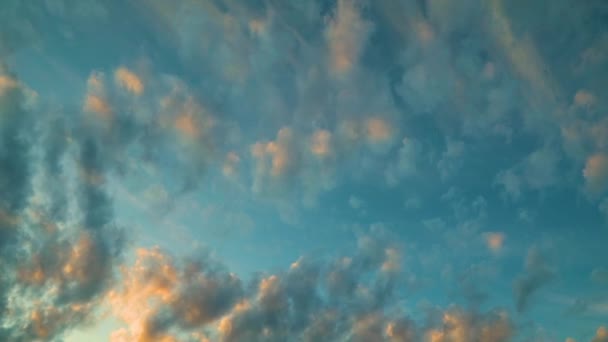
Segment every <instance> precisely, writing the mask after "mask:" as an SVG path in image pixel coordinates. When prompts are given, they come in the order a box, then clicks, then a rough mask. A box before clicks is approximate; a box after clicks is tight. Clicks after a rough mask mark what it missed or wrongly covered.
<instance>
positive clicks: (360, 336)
mask: <svg viewBox="0 0 608 342" xmlns="http://www.w3.org/2000/svg"><path fill="white" fill-rule="evenodd" d="M375 236H376V237H374V236H372V235H370V236H362V237H360V239H359V243H358V248H357V252H356V253H355V254H354V255H353V256H351V257H339V258H336V259H334V260H333V261H331V260H329V261H321V260H314V259H311V258H306V257H302V258H300V259H298V260H297V261H295V262H294V263H292V264H291V266H290V267H289V269H288V270H286V271H283V272H278V273H274V274H260V275H259V276H257V277H255V278H254V279H253V280H252V282H251V284H250V285H248V286H244V285H243V284H242V282H241V280H239V278H237V276H236V275H234V274H232V273H229V272H228V271H226V270H225V269H224V268H223V267H221V266H219V265H218V264H217V262H215V261H213V260H212V259H210V258H209V257H203V258H198V259H197V258H195V259H186V260H183V261H178V260H175V259H173V258H171V257H169V256H168V255H167V254H164V253H163V252H161V251H160V250H159V249H157V248H153V249H139V250H138V252H137V260H136V261H135V263H134V264H133V265H132V266H130V267H125V268H124V269H123V281H122V285H121V286H118V287H117V288H116V289H115V290H113V291H112V292H110V293H109V295H108V297H107V301H108V302H109V303H110V305H111V307H112V311H113V313H114V314H115V315H116V317H118V318H119V319H121V320H122V321H123V322H124V323H125V324H126V328H122V329H120V330H118V331H116V332H114V333H113V334H112V338H113V340H115V341H152V340H154V341H157V340H162V341H175V340H179V341H190V340H198V339H197V338H199V339H200V337H201V336H204V338H207V339H209V340H218V341H235V342H238V341H318V340H343V339H346V340H351V341H399V342H407V341H421V340H425V341H452V342H458V341H463V342H465V341H480V342H486V341H487V342H500V341H509V340H510V338H511V337H512V336H513V334H514V327H513V324H512V323H511V321H510V319H509V317H508V316H507V314H506V313H504V312H489V313H471V312H467V311H463V310H461V309H458V308H456V307H454V308H450V309H448V310H446V311H445V312H442V313H441V315H442V319H440V320H439V321H437V322H434V323H432V324H430V325H427V326H424V325H421V324H418V323H417V322H416V320H414V319H412V318H408V317H407V315H406V314H405V313H404V312H403V311H402V308H400V307H399V305H397V303H398V302H395V299H396V297H395V296H396V295H397V293H398V292H399V285H398V284H399V283H400V280H399V279H400V269H401V267H400V266H399V261H398V260H399V259H400V252H399V249H398V247H397V246H395V245H392V244H391V243H390V242H388V240H387V239H386V238H379V237H378V236H381V235H375ZM420 317H421V316H419V317H418V318H420ZM203 340H204V339H203Z"/></svg>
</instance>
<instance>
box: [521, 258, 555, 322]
mask: <svg viewBox="0 0 608 342" xmlns="http://www.w3.org/2000/svg"><path fill="white" fill-rule="evenodd" d="M554 275H555V271H554V270H553V269H552V268H551V267H550V266H549V265H548V264H547V263H546V261H545V260H544V259H543V256H542V255H541V254H540V251H538V250H537V249H536V248H532V249H530V250H529V251H528V255H527V257H526V262H525V268H524V272H523V274H521V275H520V276H519V277H518V279H517V280H516V281H515V283H514V284H513V289H514V293H515V307H516V308H517V311H519V312H523V311H525V310H526V309H527V308H528V303H529V301H530V297H531V296H532V295H533V294H534V293H535V292H537V291H538V290H539V289H540V288H542V287H543V286H545V285H546V284H547V283H549V281H550V280H552V279H553V277H554Z"/></svg>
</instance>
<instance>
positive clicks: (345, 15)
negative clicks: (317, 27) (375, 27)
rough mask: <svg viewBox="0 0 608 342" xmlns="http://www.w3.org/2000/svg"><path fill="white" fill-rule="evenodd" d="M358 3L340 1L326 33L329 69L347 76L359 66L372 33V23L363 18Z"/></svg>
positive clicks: (345, 0)
mask: <svg viewBox="0 0 608 342" xmlns="http://www.w3.org/2000/svg"><path fill="white" fill-rule="evenodd" d="M358 6H360V5H358V3H357V1H348V0H338V2H337V8H336V9H335V14H334V16H333V17H332V18H331V20H330V23H329V26H328V27H327V31H326V39H327V42H328V45H329V56H330V63H329V69H330V70H331V71H332V72H334V73H336V74H338V75H342V74H347V73H348V72H350V71H351V70H352V69H353V68H354V67H355V66H356V64H357V62H358V60H359V57H360V55H361V53H362V51H363V48H364V47H365V43H366V40H367V37H368V35H369V34H370V32H371V29H372V25H371V23H369V22H367V21H365V20H364V19H363V18H361V14H360V12H359V7H358Z"/></svg>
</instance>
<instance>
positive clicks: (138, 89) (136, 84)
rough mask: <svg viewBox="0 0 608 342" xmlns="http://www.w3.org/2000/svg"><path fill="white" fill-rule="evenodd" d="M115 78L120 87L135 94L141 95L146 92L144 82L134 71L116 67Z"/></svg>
mask: <svg viewBox="0 0 608 342" xmlns="http://www.w3.org/2000/svg"><path fill="white" fill-rule="evenodd" d="M114 80H115V81H116V84H118V85H119V86H120V87H122V88H124V89H126V90H128V91H129V92H131V93H133V94H135V95H141V94H142V93H143V92H144V84H143V82H142V81H141V79H140V78H139V77H138V76H137V75H136V74H135V73H134V72H132V71H131V70H129V69H127V68H125V67H120V68H118V69H116V71H115V72H114Z"/></svg>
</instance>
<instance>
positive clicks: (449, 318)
mask: <svg viewBox="0 0 608 342" xmlns="http://www.w3.org/2000/svg"><path fill="white" fill-rule="evenodd" d="M441 323H442V324H441V325H442V327H441V328H433V329H430V330H429V331H427V332H426V334H425V336H426V338H427V340H428V341H429V342H466V341H479V342H501V341H505V342H506V341H510V340H511V338H512V336H513V335H514V327H513V324H512V323H511V320H510V319H509V317H508V315H507V314H506V313H504V312H491V313H488V314H486V315H481V316H477V315H475V314H471V313H467V312H462V311H460V310H448V311H446V312H444V313H443V317H442V322H441Z"/></svg>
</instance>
